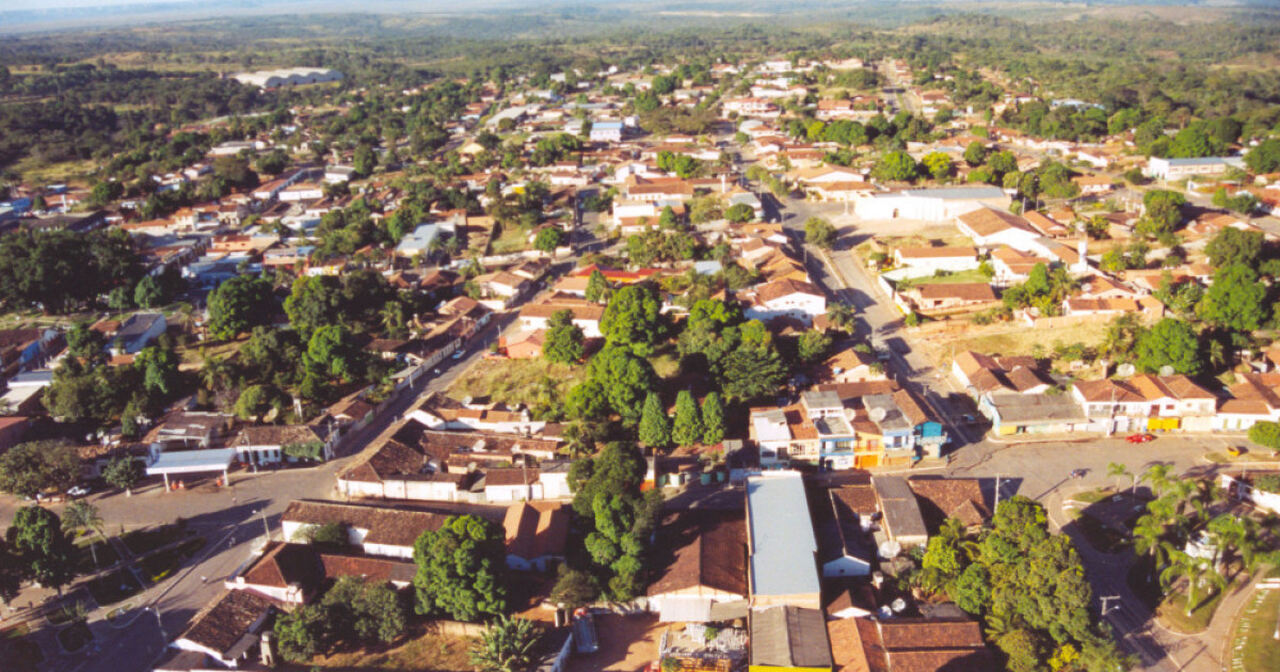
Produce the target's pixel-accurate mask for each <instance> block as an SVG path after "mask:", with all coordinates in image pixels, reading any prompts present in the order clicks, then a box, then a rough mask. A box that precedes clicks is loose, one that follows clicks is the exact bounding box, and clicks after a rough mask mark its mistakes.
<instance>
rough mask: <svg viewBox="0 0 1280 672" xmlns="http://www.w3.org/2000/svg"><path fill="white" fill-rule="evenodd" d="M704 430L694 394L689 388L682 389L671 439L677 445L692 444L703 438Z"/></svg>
mask: <svg viewBox="0 0 1280 672" xmlns="http://www.w3.org/2000/svg"><path fill="white" fill-rule="evenodd" d="M642 424H643V423H642ZM704 432H705V428H704V427H703V426H702V414H701V413H699V412H698V404H697V402H695V401H694V400H693V394H691V393H690V392H689V390H680V392H679V393H677V394H676V417H675V421H674V422H672V424H671V439H672V440H673V441H675V442H676V445H680V446H692V445H693V444H695V443H698V442H699V441H701V440H702V435H703V433H704Z"/></svg>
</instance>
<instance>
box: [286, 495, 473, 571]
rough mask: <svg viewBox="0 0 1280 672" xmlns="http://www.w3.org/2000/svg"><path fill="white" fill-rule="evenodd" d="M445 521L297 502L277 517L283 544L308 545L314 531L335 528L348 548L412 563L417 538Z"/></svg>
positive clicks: (404, 513) (367, 507)
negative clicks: (343, 535) (340, 530)
mask: <svg viewBox="0 0 1280 672" xmlns="http://www.w3.org/2000/svg"><path fill="white" fill-rule="evenodd" d="M448 517H449V516H448V515H446V514H442V513H435V512H430V511H415V510H410V509H397V508H391V507H386V506H370V505H364V504H344V503H341V502H326V501H319V500H307V499H299V500H294V501H292V502H290V503H289V506H288V507H287V508H285V511H284V514H282V515H281V516H280V531H281V536H283V537H284V539H285V540H286V541H290V542H295V543H310V541H311V535H312V534H314V533H315V531H316V530H317V529H319V528H321V527H324V526H326V525H339V526H341V527H343V528H345V529H346V532H347V539H348V543H349V544H350V545H351V547H352V548H356V549H359V550H361V551H363V552H364V553H366V554H368V555H376V556H381V557H387V558H401V559H405V560H412V559H413V544H414V542H415V541H417V539H418V537H420V536H422V533H423V532H426V531H428V530H431V531H434V530H438V529H440V528H441V527H442V526H444V523H445V521H446V520H447V519H448Z"/></svg>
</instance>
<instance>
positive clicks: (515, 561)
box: [502, 502, 570, 572]
mask: <svg viewBox="0 0 1280 672" xmlns="http://www.w3.org/2000/svg"><path fill="white" fill-rule="evenodd" d="M569 513H570V512H569V508H568V507H567V506H566V505H565V504H562V503H559V502H521V503H519V504H512V505H511V506H509V507H507V515H506V516H505V517H504V518H503V521H502V528H503V530H504V532H505V534H506V543H507V567H510V568H511V569H515V570H521V571H531V570H532V571H539V572H549V571H553V570H554V569H555V567H556V563H559V562H562V561H564V543H565V538H566V537H567V536H568V535H569Z"/></svg>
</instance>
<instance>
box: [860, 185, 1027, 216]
mask: <svg viewBox="0 0 1280 672" xmlns="http://www.w3.org/2000/svg"><path fill="white" fill-rule="evenodd" d="M1010 200H1011V199H1010V198H1009V195H1008V194H1006V193H1004V190H1003V189H1000V188H998V187H945V188H941V189H904V190H902V191H898V192H889V193H884V194H874V195H872V196H870V197H868V198H863V199H859V200H858V201H856V202H855V205H854V212H856V213H857V215H858V216H859V217H861V218H863V219H918V220H923V221H927V222H945V221H948V220H950V219H954V218H955V217H959V216H960V215H963V214H965V213H967V212H972V211H974V210H977V209H978V208H982V207H989V208H996V209H1001V210H1007V209H1008V208H1009V203H1010Z"/></svg>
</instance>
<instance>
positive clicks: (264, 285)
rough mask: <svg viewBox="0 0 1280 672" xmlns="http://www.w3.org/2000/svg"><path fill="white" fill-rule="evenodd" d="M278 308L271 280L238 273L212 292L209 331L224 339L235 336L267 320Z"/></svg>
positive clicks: (265, 322) (266, 322) (214, 335)
mask: <svg viewBox="0 0 1280 672" xmlns="http://www.w3.org/2000/svg"><path fill="white" fill-rule="evenodd" d="M275 309H276V306H275V297H274V296H273V294H272V291H271V283H270V282H267V281H266V280H264V279H262V278H256V277H253V276H248V275H237V276H235V277H234V278H231V279H230V280H227V281H226V282H224V283H222V284H221V285H219V286H218V288H217V289H215V290H213V292H211V293H210V294H209V333H210V334H211V335H212V336H213V337H214V338H217V339H222V340H227V339H232V338H235V337H236V336H237V335H239V334H242V333H244V332H246V331H249V330H250V329H253V328H254V327H256V326H260V325H265V324H268V323H269V322H270V320H271V315H272V314H273V313H275Z"/></svg>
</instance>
